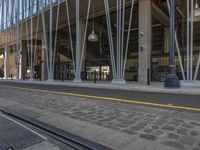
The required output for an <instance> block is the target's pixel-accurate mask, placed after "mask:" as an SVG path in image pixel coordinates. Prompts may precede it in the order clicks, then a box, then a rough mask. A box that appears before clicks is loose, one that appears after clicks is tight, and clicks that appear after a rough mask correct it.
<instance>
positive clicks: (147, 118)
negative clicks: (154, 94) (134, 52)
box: [0, 89, 200, 150]
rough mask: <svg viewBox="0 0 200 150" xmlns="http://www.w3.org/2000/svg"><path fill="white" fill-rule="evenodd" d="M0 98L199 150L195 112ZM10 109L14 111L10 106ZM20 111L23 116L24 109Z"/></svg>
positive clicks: (55, 98)
mask: <svg viewBox="0 0 200 150" xmlns="http://www.w3.org/2000/svg"><path fill="white" fill-rule="evenodd" d="M0 98H1V99H3V100H7V101H11V102H15V103H17V104H21V105H24V106H30V107H34V108H39V109H41V110H45V111H49V112H54V113H57V114H61V115H64V116H67V117H69V118H72V119H76V120H80V121H84V122H89V123H91V124H94V125H97V126H101V127H104V128H108V129H111V130H114V131H117V132H119V133H126V134H128V135H136V136H137V137H138V138H140V139H145V140H149V141H155V142H156V143H159V144H161V145H163V146H166V147H168V148H171V149H180V150H200V115H199V114H198V113H196V112H184V111H179V110H167V109H161V108H153V107H146V106H139V105H132V104H131V105H129V104H122V103H114V102H106V101H98V100H88V99H85V98H76V97H67V96H60V95H53V94H47V93H46V94H45V93H38V92H30V91H19V90H11V89H0ZM1 99H0V106H1ZM10 109H17V108H15V107H13V106H12V108H11V107H10ZM25 109H26V108H24V110H25ZM21 112H22V113H23V110H21ZM29 115H31V113H30V114H29ZM34 115H35V116H37V115H39V114H37V113H32V116H31V117H35V116H34Z"/></svg>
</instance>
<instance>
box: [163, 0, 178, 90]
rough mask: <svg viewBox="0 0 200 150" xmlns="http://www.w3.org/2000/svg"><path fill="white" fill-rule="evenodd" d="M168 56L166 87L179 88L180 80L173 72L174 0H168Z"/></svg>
mask: <svg viewBox="0 0 200 150" xmlns="http://www.w3.org/2000/svg"><path fill="white" fill-rule="evenodd" d="M169 47H170V56H169V73H168V76H167V77H166V79H165V87H166V88H179V87H180V80H179V79H178V77H177V76H176V73H175V65H174V49H175V0H170V46H169Z"/></svg>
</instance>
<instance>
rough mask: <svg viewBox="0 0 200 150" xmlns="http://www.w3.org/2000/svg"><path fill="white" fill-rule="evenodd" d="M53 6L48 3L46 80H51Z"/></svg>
mask: <svg viewBox="0 0 200 150" xmlns="http://www.w3.org/2000/svg"><path fill="white" fill-rule="evenodd" d="M52 16H53V6H52V3H50V12H49V62H48V65H49V76H48V81H53V70H52V69H53V68H52V61H53V48H52V23H53V18H52ZM47 57H48V56H47Z"/></svg>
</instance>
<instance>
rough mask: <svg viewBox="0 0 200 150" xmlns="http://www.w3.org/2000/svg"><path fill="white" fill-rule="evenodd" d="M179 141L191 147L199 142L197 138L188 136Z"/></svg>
mask: <svg viewBox="0 0 200 150" xmlns="http://www.w3.org/2000/svg"><path fill="white" fill-rule="evenodd" d="M179 141H180V142H181V143H184V144H187V145H190V146H192V145H194V144H195V143H196V142H197V140H196V139H195V138H193V137H188V136H183V137H181V138H180V140H179Z"/></svg>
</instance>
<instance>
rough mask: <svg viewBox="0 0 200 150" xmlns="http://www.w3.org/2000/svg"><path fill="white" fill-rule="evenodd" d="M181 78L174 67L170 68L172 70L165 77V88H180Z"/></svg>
mask: <svg viewBox="0 0 200 150" xmlns="http://www.w3.org/2000/svg"><path fill="white" fill-rule="evenodd" d="M180 87H181V86H180V80H179V78H178V77H177V75H176V73H175V71H174V68H170V72H169V74H168V75H167V77H166V79H165V88H180Z"/></svg>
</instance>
